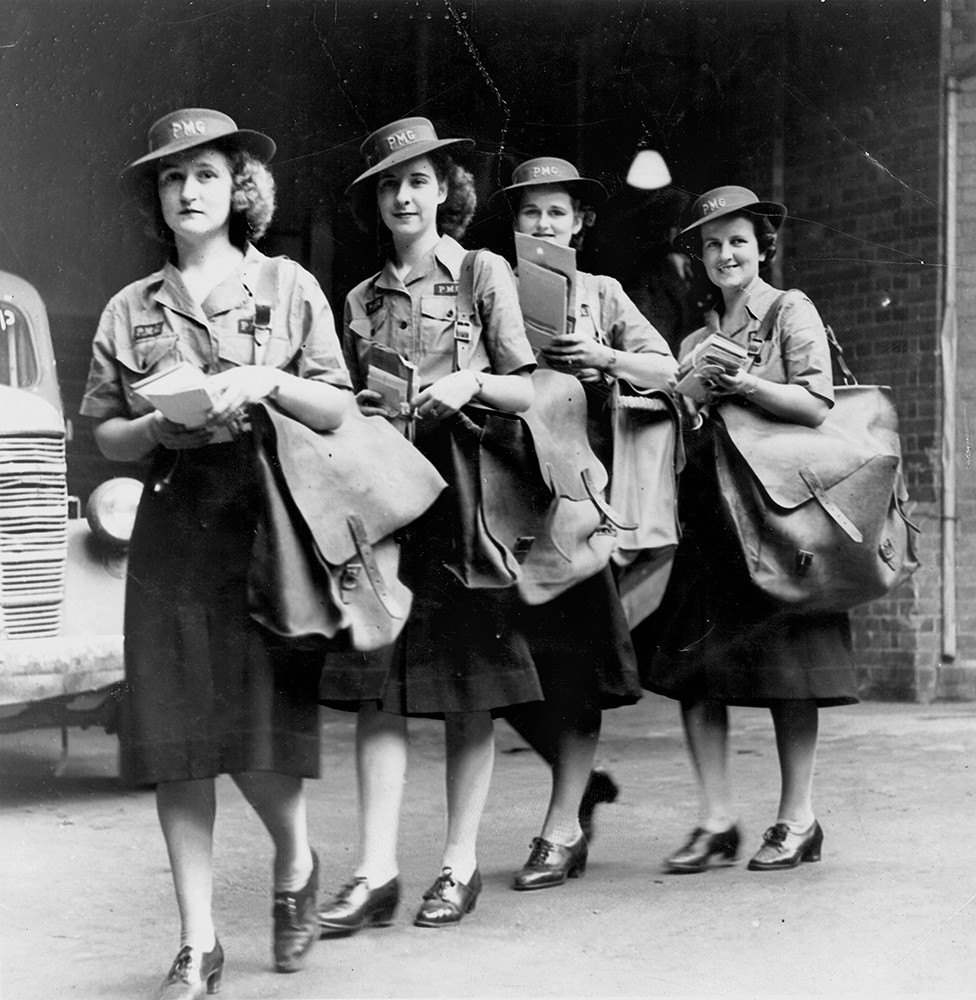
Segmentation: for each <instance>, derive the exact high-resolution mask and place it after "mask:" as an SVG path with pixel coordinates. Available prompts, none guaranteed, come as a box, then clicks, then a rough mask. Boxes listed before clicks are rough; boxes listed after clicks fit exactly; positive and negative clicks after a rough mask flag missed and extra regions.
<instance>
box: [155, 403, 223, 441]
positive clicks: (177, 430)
mask: <svg viewBox="0 0 976 1000" xmlns="http://www.w3.org/2000/svg"><path fill="white" fill-rule="evenodd" d="M152 416H153V430H154V432H155V437H156V443H157V444H161V445H162V446H163V447H164V448H169V449H170V450H172V451H183V450H185V449H186V448H201V447H203V445H205V444H210V435H211V433H212V432H211V428H210V426H209V425H207V424H204V425H203V426H201V427H186V426H184V425H183V424H176V423H173V421H172V420H168V419H167V418H166V417H164V416H163V415H162V414H161V413H160V412H159V410H156V411H155V412H154V413H153V414H152Z"/></svg>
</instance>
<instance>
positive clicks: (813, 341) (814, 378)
mask: <svg viewBox="0 0 976 1000" xmlns="http://www.w3.org/2000/svg"><path fill="white" fill-rule="evenodd" d="M777 322H778V324H779V326H780V350H781V351H782V355H783V365H784V367H785V370H786V380H787V382H789V383H791V384H793V385H802V386H804V387H805V388H806V389H807V390H809V391H810V392H811V393H813V395H815V396H819V397H820V398H821V399H824V400H826V401H827V402H828V403H830V404H831V405H833V402H834V382H833V374H832V371H831V362H830V345H829V343H828V341H827V332H826V330H824V325H823V320H821V318H820V313H818V312H817V307H816V306H815V305H814V304H813V303H812V302H811V301H810V300H809V299H808V298H807V297H806V296H805V295H791V296H789V298H788V299H787V301H786V302H785V303H784V305H783V309H782V311H781V312H780V315H779V317H778V320H777Z"/></svg>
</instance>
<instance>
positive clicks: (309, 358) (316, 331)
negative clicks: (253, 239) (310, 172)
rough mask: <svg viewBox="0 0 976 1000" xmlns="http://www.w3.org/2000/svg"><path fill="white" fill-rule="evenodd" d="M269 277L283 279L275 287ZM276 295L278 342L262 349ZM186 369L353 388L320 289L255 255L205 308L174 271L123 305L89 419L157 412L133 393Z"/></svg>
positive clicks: (105, 329)
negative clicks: (248, 368)
mask: <svg viewBox="0 0 976 1000" xmlns="http://www.w3.org/2000/svg"><path fill="white" fill-rule="evenodd" d="M269 267H270V268H271V269H273V272H269V270H268V268H269ZM269 273H273V275H274V278H273V281H272V282H271V283H270V285H269V284H268V282H267V279H266V276H267V275H268V274H269ZM263 276H264V277H265V280H262V277H263ZM269 287H270V288H271V289H273V301H271V302H268V303H263V304H264V305H270V307H271V316H270V338H269V339H268V340H267V343H266V345H265V346H258V341H257V339H256V337H255V314H256V306H257V305H258V304H261V303H259V302H258V298H260V297H262V293H263V292H264V291H265V289H266V288H269ZM181 361H186V362H189V363H190V364H192V365H195V366H196V367H197V368H199V369H200V370H201V371H203V372H204V373H206V374H214V373H216V372H221V371H225V370H227V369H229V368H233V367H235V366H237V365H251V364H256V363H261V364H267V365H273V366H275V367H277V368H281V369H282V370H283V371H287V372H289V373H290V374H293V375H299V376H301V377H303V378H314V379H320V380H322V381H325V382H330V383H331V384H333V385H337V386H342V387H346V388H348V387H349V385H350V383H349V375H348V373H347V371H346V368H345V365H344V363H343V360H342V352H341V349H340V346H339V339H338V337H337V335H336V330H335V323H334V321H333V316H332V310H331V309H330V308H329V303H328V302H327V301H326V298H325V295H324V293H323V292H322V289H321V288H320V287H319V284H318V282H317V281H316V280H315V278H314V277H313V276H312V275H311V274H309V273H308V271H306V270H304V268H302V267H300V266H299V265H298V264H296V263H295V262H294V261H291V260H288V259H287V258H285V257H277V258H268V257H266V256H265V255H264V254H262V253H260V252H259V251H258V250H256V249H255V248H254V247H251V246H249V247H248V249H247V252H246V254H245V256H244V259H243V260H242V261H241V264H240V266H239V267H238V269H237V270H236V271H235V272H234V273H233V274H231V275H229V276H228V277H227V278H225V279H224V280H223V281H222V282H221V283H220V284H219V285H217V286H216V287H215V288H214V289H213V290H212V291H211V292H210V294H209V295H208V296H207V298H206V299H205V300H204V302H203V303H202V304H201V305H197V303H195V302H194V301H193V299H192V298H191V297H190V295H189V293H188V292H187V290H186V288H185V286H184V285H183V280H182V278H181V276H180V272H179V271H178V270H177V269H176V268H175V267H174V266H173V265H172V264H171V263H167V264H166V266H165V267H163V269H162V270H160V271H156V272H155V273H154V274H151V275H150V276H149V277H148V278H143V279H142V280H141V281H136V282H133V284H131V285H128V286H126V287H125V288H123V289H122V291H121V292H119V293H118V294H117V295H115V296H114V297H113V298H112V299H111V300H110V301H109V303H108V305H107V306H106V307H105V311H104V312H103V313H102V318H101V320H100V322H99V324H98V331H97V332H96V334H95V340H94V343H93V344H92V361H91V366H90V368H89V372H88V383H87V385H86V387H85V396H84V399H83V400H82V403H81V412H82V414H83V415H85V416H89V417H97V418H100V419H105V418H107V417H116V416H121V417H138V416H142V415H143V414H145V413H149V412H151V410H152V406H151V405H149V404H148V403H146V402H145V401H143V400H142V399H140V398H139V397H138V396H137V395H136V394H135V393H134V392H133V390H132V384H133V383H134V382H138V381H139V380H140V379H143V378H146V377H147V376H148V375H152V374H154V373H156V372H160V371H164V370H165V369H167V368H172V367H173V366H174V365H176V364H178V363H179V362H181Z"/></svg>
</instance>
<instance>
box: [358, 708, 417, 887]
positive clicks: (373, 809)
mask: <svg viewBox="0 0 976 1000" xmlns="http://www.w3.org/2000/svg"><path fill="white" fill-rule="evenodd" d="M356 774H357V779H358V782H359V866H358V867H357V869H356V871H355V874H356V875H357V876H363V877H364V878H365V879H366V881H367V883H368V884H369V885H370V886H371V887H373V888H375V887H377V886H381V885H383V884H385V883H386V882H389V880H390V879H391V878H393V877H394V876H395V875H397V874H398V872H399V870H400V869H399V866H398V864H397V835H398V831H399V826H400V806H401V803H402V802H403V785H404V782H405V781H406V775H407V720H406V719H405V718H404V717H403V716H400V715H391V714H390V713H389V712H381V711H380V710H379V708H378V707H377V706H376V705H375V704H374V703H373V702H368V703H364V704H363V706H362V708H360V710H359V717H358V719H357V720H356Z"/></svg>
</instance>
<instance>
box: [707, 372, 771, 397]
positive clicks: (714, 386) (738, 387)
mask: <svg viewBox="0 0 976 1000" xmlns="http://www.w3.org/2000/svg"><path fill="white" fill-rule="evenodd" d="M708 381H709V383H710V385H709V388H710V389H711V390H712V391H713V392H714V393H715V394H716V395H724V396H727V395H732V396H754V395H755V394H756V391H757V390H758V388H759V383H760V382H761V381H762V379H760V378H759V376H758V375H751V374H750V373H749V372H745V371H743V370H742V369H741V368H740V369H739V370H738V371H735V372H721V373H718V374H715V375H712V376H711V377H710V378H709V380H708Z"/></svg>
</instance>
